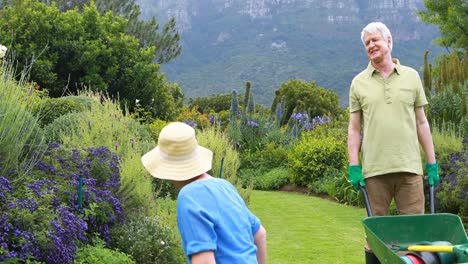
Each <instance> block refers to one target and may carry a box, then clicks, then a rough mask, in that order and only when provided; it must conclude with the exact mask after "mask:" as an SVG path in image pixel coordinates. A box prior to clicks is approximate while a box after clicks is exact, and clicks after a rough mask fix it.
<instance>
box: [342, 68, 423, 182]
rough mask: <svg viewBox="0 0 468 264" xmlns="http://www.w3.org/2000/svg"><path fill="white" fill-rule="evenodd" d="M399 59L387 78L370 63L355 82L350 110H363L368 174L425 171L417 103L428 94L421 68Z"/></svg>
mask: <svg viewBox="0 0 468 264" xmlns="http://www.w3.org/2000/svg"><path fill="white" fill-rule="evenodd" d="M395 63H396V67H395V70H394V72H392V73H391V74H390V76H389V77H388V78H387V79H384V78H383V76H382V75H381V74H380V72H378V71H377V70H376V69H375V68H374V67H373V66H372V64H371V63H369V65H368V66H367V68H366V69H365V70H364V71H362V72H361V73H359V74H358V75H357V76H356V77H354V79H353V81H352V83H351V87H350V93H349V105H350V112H356V111H361V120H362V128H361V131H362V145H361V153H362V172H363V175H364V177H372V176H376V175H382V174H386V173H392V172H403V171H404V172H411V173H416V174H419V175H422V174H423V171H422V162H421V156H420V151H419V141H418V135H417V131H416V114H415V107H420V106H424V105H426V104H427V100H426V96H425V95H424V89H423V86H422V84H421V79H420V78H419V74H418V72H416V71H415V70H414V69H412V68H410V67H406V66H403V65H400V64H399V62H398V60H395Z"/></svg>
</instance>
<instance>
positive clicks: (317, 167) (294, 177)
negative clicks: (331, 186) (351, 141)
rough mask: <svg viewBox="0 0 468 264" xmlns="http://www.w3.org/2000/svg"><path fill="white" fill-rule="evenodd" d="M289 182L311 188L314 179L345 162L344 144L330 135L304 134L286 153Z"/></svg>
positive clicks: (340, 166) (343, 164)
mask: <svg viewBox="0 0 468 264" xmlns="http://www.w3.org/2000/svg"><path fill="white" fill-rule="evenodd" d="M288 160H289V165H290V171H291V183H293V184H296V185H299V186H304V187H306V186H307V187H308V188H309V189H311V188H312V186H311V185H312V184H313V182H314V181H315V180H317V179H319V178H321V177H324V175H327V174H328V173H331V170H338V171H341V170H342V169H343V167H344V166H345V164H346V161H347V159H346V146H345V144H343V143H342V142H341V141H340V140H337V139H335V138H334V137H331V136H321V137H312V136H311V134H308V133H306V134H304V135H303V137H302V138H301V140H300V141H299V142H298V144H297V145H296V146H295V147H293V148H292V149H291V151H290V152H289V155H288Z"/></svg>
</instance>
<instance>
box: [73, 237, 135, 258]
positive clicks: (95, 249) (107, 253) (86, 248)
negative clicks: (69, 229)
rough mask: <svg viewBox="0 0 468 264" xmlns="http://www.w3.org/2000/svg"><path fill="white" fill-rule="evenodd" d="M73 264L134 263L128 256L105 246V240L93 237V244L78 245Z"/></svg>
mask: <svg viewBox="0 0 468 264" xmlns="http://www.w3.org/2000/svg"><path fill="white" fill-rule="evenodd" d="M73 263H75V264H134V263H136V262H135V261H134V260H133V259H132V258H131V257H130V256H128V255H127V254H125V253H123V252H120V251H118V250H112V249H109V248H106V245H105V242H104V241H102V240H100V239H95V240H94V241H93V244H92V245H90V244H85V245H83V246H81V247H79V249H78V251H77V252H76V255H75V260H74V261H73Z"/></svg>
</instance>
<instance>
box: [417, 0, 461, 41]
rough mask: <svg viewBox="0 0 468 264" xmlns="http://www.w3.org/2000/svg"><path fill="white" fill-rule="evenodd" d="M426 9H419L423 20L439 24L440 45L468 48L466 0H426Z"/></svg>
mask: <svg viewBox="0 0 468 264" xmlns="http://www.w3.org/2000/svg"><path fill="white" fill-rule="evenodd" d="M423 2H424V6H425V7H426V10H424V11H419V12H418V16H419V17H420V18H421V20H422V21H424V22H426V23H430V24H435V25H438V26H439V30H440V33H442V37H440V38H438V39H437V43H438V45H440V46H442V47H447V48H454V49H464V50H467V49H468V4H467V2H466V0H424V1H423Z"/></svg>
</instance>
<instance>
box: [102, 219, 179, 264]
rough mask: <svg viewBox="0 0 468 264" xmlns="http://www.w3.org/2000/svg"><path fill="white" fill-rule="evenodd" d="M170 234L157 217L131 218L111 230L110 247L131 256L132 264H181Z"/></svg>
mask: <svg viewBox="0 0 468 264" xmlns="http://www.w3.org/2000/svg"><path fill="white" fill-rule="evenodd" d="M172 232H173V231H172V229H170V228H168V227H167V226H165V225H164V224H163V223H162V222H161V221H160V219H159V218H157V217H148V216H144V215H143V214H141V213H140V214H135V215H134V216H133V217H131V218H130V219H128V220H127V222H126V223H124V224H122V225H118V226H115V227H113V228H112V229H111V236H112V237H113V238H114V239H113V240H112V242H111V244H110V246H111V247H112V248H116V249H118V250H119V251H121V252H125V253H126V254H128V255H130V256H132V257H133V258H134V259H135V262H136V263H141V264H152V263H167V264H171V263H174V264H177V263H182V262H183V261H184V256H183V254H182V252H180V250H179V251H177V245H176V244H175V243H174V241H173V240H172V237H173V234H172ZM179 249H180V248H179Z"/></svg>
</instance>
